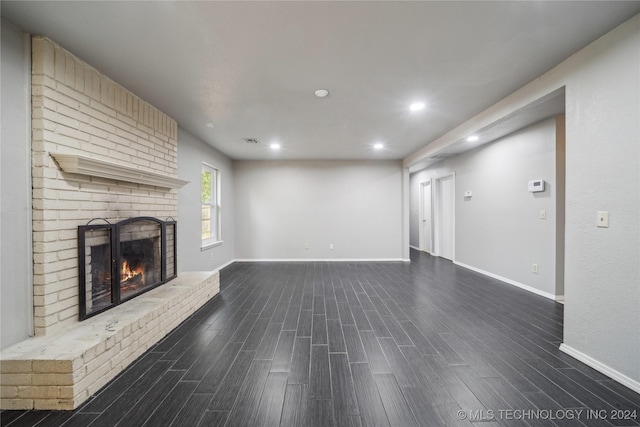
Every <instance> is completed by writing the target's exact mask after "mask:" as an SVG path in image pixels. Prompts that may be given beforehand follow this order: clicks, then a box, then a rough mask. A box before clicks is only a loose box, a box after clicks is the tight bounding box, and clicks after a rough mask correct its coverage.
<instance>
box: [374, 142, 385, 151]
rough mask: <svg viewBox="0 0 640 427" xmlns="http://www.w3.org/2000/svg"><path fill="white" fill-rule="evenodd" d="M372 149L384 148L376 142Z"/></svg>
mask: <svg viewBox="0 0 640 427" xmlns="http://www.w3.org/2000/svg"><path fill="white" fill-rule="evenodd" d="M373 148H374V149H376V150H382V149H383V148H384V144H382V143H380V142H378V143H376V144H373Z"/></svg>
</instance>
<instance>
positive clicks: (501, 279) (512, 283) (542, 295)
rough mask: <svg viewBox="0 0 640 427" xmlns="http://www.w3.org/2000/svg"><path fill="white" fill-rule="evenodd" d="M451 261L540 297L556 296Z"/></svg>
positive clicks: (552, 298) (552, 297)
mask: <svg viewBox="0 0 640 427" xmlns="http://www.w3.org/2000/svg"><path fill="white" fill-rule="evenodd" d="M453 263H454V264H456V265H459V266H460V267H464V268H466V269H469V270H472V271H475V272H476V273H480V274H484V275H485V276H489V277H491V278H492V279H497V280H500V281H501V282H505V283H508V284H510V285H513V286H516V287H518V288H520V289H524V290H525V291H529V292H531V293H534V294H536V295H540V296H541V297H545V298H549V299H551V300H554V301H555V300H556V296H555V295H553V294H550V293H548V292H544V291H541V290H540V289H536V288H534V287H531V286H529V285H525V284H524V283H520V282H516V281H515V280H511V279H507V278H506V277H502V276H498V275H497V274H493V273H489V272H488V271H484V270H481V269H479V268H476V267H472V266H470V265H467V264H463V263H461V262H458V261H453Z"/></svg>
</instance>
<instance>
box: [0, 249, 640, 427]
mask: <svg viewBox="0 0 640 427" xmlns="http://www.w3.org/2000/svg"><path fill="white" fill-rule="evenodd" d="M411 257H412V262H411V263H410V264H404V263H351V262H345V263H321V262H310V263H235V264H232V265H231V266H229V267H227V268H225V269H224V270H222V272H221V283H222V285H221V288H222V292H221V295H219V296H218V297H216V298H214V299H213V300H212V301H210V302H208V303H207V304H206V305H205V306H204V307H203V308H202V309H201V310H199V311H198V312H197V313H195V314H194V315H193V316H191V317H190V318H189V319H187V320H186V321H185V322H184V323H182V324H181V325H180V326H179V327H178V328H177V329H175V330H174V331H173V332H172V333H171V334H169V335H168V336H167V337H166V338H165V339H163V340H162V341H161V342H159V343H158V344H157V345H155V346H154V347H153V348H151V349H150V350H149V351H148V352H147V353H145V354H144V355H143V356H142V357H141V358H140V359H139V360H138V361H136V363H135V364H133V365H132V366H130V367H129V368H128V369H127V370H125V371H124V372H123V373H122V374H120V375H119V376H118V377H117V378H115V379H114V380H113V381H112V382H110V383H109V384H108V385H107V386H105V387H104V388H103V389H102V390H101V391H100V392H99V393H98V394H97V395H95V396H93V397H92V398H91V399H90V400H89V401H87V402H86V403H85V404H83V405H82V407H80V408H79V409H77V410H76V411H73V412H51V411H26V412H25V411H3V412H2V413H1V417H2V418H1V424H2V426H12V427H18V426H34V425H37V426H43V427H55V426H65V427H70V426H91V427H98V426H116V425H117V426H153V427H155V426H190V427H194V426H333V425H335V426H403V427H404V426H471V425H475V426H478V427H480V426H481V427H489V426H501V425H502V426H527V425H531V426H553V425H558V426H582V425H586V426H610V425H616V426H623V425H630V426H631V425H633V426H635V425H639V424H640V423H639V422H638V421H639V420H640V395H638V394H636V393H634V392H632V391H631V390H629V389H627V388H625V387H623V386H621V385H619V384H618V383H616V382H614V381H612V380H611V379H609V378H608V377H606V376H604V375H602V374H600V373H598V372H596V371H595V370H593V369H591V368H589V367H587V366H586V365H584V364H582V363H580V362H578V361H576V360H575V359H573V358H571V357H569V356H567V355H565V354H564V353H562V352H560V351H559V350H558V345H559V344H560V342H561V341H562V322H563V307H562V306H561V305H560V304H557V303H554V302H553V301H550V300H547V299H544V298H542V297H538V296H536V295H533V294H531V293H528V292H525V291H522V290H520V289H518V288H515V287H513V286H510V285H506V284H503V283H501V282H498V281H496V280H493V279H490V278H487V277H485V276H482V275H479V274H477V273H475V272H472V271H469V270H466V269H464V268H461V267H457V266H454V265H453V264H452V263H451V262H448V261H446V260H442V259H439V258H433V257H430V256H429V255H426V254H423V253H418V252H415V251H412V254H411ZM615 416H617V418H622V419H614V417H615Z"/></svg>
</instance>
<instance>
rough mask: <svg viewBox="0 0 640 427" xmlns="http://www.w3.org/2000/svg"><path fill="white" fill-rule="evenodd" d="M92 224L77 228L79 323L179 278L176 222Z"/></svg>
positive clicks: (143, 220) (138, 220)
mask: <svg viewBox="0 0 640 427" xmlns="http://www.w3.org/2000/svg"><path fill="white" fill-rule="evenodd" d="M93 221H95V220H91V221H89V223H88V224H87V225H81V226H79V227H78V269H79V285H80V289H79V296H80V320H84V319H86V318H89V317H91V316H94V315H96V314H98V313H101V312H103V311H105V310H108V309H109V308H112V307H115V306H116V305H118V304H120V303H122V302H125V301H127V300H129V299H131V298H134V297H135V296H137V295H140V294H142V293H144V292H147V291H149V290H151V289H153V288H155V287H157V286H160V285H162V284H163V283H166V282H167V281H169V280H171V279H173V278H175V277H176V276H177V263H176V242H177V239H176V221H173V220H171V221H162V220H160V219H157V218H152V217H137V218H131V219H126V220H124V221H120V222H118V223H116V224H111V223H109V222H108V221H106V220H105V222H106V223H105V224H92V222H93Z"/></svg>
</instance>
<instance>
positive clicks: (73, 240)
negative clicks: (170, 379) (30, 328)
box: [32, 37, 178, 335]
mask: <svg viewBox="0 0 640 427" xmlns="http://www.w3.org/2000/svg"><path fill="white" fill-rule="evenodd" d="M32 55H33V58H32V59H33V61H32V109H33V111H32V131H33V134H32V138H33V141H32V162H33V166H32V171H33V245H34V247H33V255H34V306H35V307H34V324H35V331H36V335H46V334H49V333H51V332H55V331H59V330H61V329H62V328H63V327H64V325H68V324H70V323H75V322H77V321H78V320H77V319H78V277H77V276H78V252H77V227H78V225H83V224H86V223H87V222H88V221H89V220H91V219H92V218H106V219H107V220H109V221H110V222H117V221H121V220H123V219H126V218H131V217H135V216H152V217H157V218H160V219H165V218H166V217H169V216H172V217H174V218H177V192H176V191H175V190H172V191H168V190H166V189H161V188H156V187H153V186H147V185H138V184H132V183H125V182H119V181H113V180H108V179H103V178H96V177H88V176H83V175H75V174H67V173H63V172H61V170H60V169H59V168H58V166H57V165H56V163H55V161H54V160H53V158H52V157H51V156H50V155H49V153H70V154H84V155H88V156H91V157H95V158H98V159H101V160H108V161H111V162H116V163H119V164H122V165H126V166H133V167H137V168H139V169H141V170H144V171H149V172H155V173H161V174H166V175H168V176H173V177H175V176H176V172H177V133H178V128H177V123H176V122H175V121H174V120H173V119H171V118H170V117H168V116H167V115H165V114H164V113H162V112H161V111H158V110H157V109H156V108H154V107H153V106H151V105H149V104H148V103H146V102H145V101H143V100H142V99H140V98H138V97H136V96H135V95H133V94H132V93H130V92H129V91H127V90H126V89H124V88H123V87H122V86H120V85H118V84H117V83H115V82H114V81H112V80H111V79H109V78H108V77H106V76H104V75H103V74H101V73H100V72H99V71H97V70H96V69H95V68H93V67H91V66H90V65H88V64H86V63H84V62H83V61H81V60H80V59H78V58H76V57H75V56H74V55H72V54H71V53H69V52H67V51H66V50H64V49H63V48H61V47H60V46H58V45H56V44H55V43H53V42H52V41H51V40H49V39H47V38H43V37H34V38H33V43H32Z"/></svg>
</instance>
